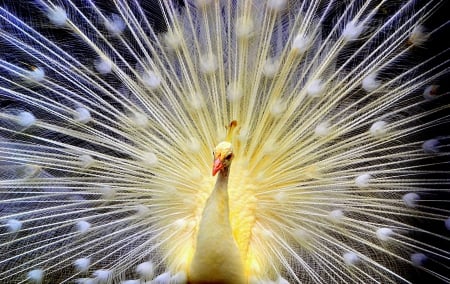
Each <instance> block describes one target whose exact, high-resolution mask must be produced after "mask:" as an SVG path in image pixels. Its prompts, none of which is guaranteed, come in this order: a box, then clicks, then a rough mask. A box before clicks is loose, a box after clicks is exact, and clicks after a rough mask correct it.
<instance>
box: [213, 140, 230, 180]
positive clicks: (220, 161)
mask: <svg viewBox="0 0 450 284" xmlns="http://www.w3.org/2000/svg"><path fill="white" fill-rule="evenodd" d="M213 155H214V165H213V170H212V174H213V176H215V175H216V174H217V173H218V172H220V171H222V170H223V169H227V168H229V167H230V165H231V161H232V160H233V158H234V154H233V147H232V145H231V143H230V142H228V141H223V142H220V143H219V144H218V145H217V146H216V147H215V148H214V152H213Z"/></svg>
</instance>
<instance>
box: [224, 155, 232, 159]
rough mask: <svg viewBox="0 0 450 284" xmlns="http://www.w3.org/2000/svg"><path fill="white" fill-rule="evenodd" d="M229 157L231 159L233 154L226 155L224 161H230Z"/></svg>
mask: <svg viewBox="0 0 450 284" xmlns="http://www.w3.org/2000/svg"><path fill="white" fill-rule="evenodd" d="M231 157H233V154H228V155H227V156H226V157H225V160H229V159H231Z"/></svg>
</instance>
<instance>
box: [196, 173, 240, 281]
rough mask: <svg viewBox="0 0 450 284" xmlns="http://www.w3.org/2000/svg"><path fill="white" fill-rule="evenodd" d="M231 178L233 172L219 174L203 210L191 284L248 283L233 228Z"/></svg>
mask: <svg viewBox="0 0 450 284" xmlns="http://www.w3.org/2000/svg"><path fill="white" fill-rule="evenodd" d="M228 174H229V168H226V169H223V170H221V171H220V172H219V175H218V177H217V180H216V185H215V187H214V190H213V191H212V193H211V195H210V196H209V198H208V200H207V201H206V205H205V208H204V209H203V214H202V218H201V220H200V224H199V229H198V233H197V243H196V248H195V253H194V257H193V259H192V264H191V268H190V273H189V274H190V275H189V283H223V284H225V283H230V284H241V283H246V280H245V276H244V269H243V262H242V258H241V254H240V252H239V249H238V247H237V245H236V242H235V240H234V238H233V231H232V228H231V224H230V216H229V204H228V202H229V201H228Z"/></svg>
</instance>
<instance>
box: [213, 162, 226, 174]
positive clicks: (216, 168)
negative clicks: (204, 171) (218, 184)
mask: <svg viewBox="0 0 450 284" xmlns="http://www.w3.org/2000/svg"><path fill="white" fill-rule="evenodd" d="M223 167H224V166H223V163H222V160H221V159H220V158H217V159H215V160H214V165H213V170H212V175H213V176H215V175H216V174H217V172H219V171H220V170H222V169H223Z"/></svg>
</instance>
